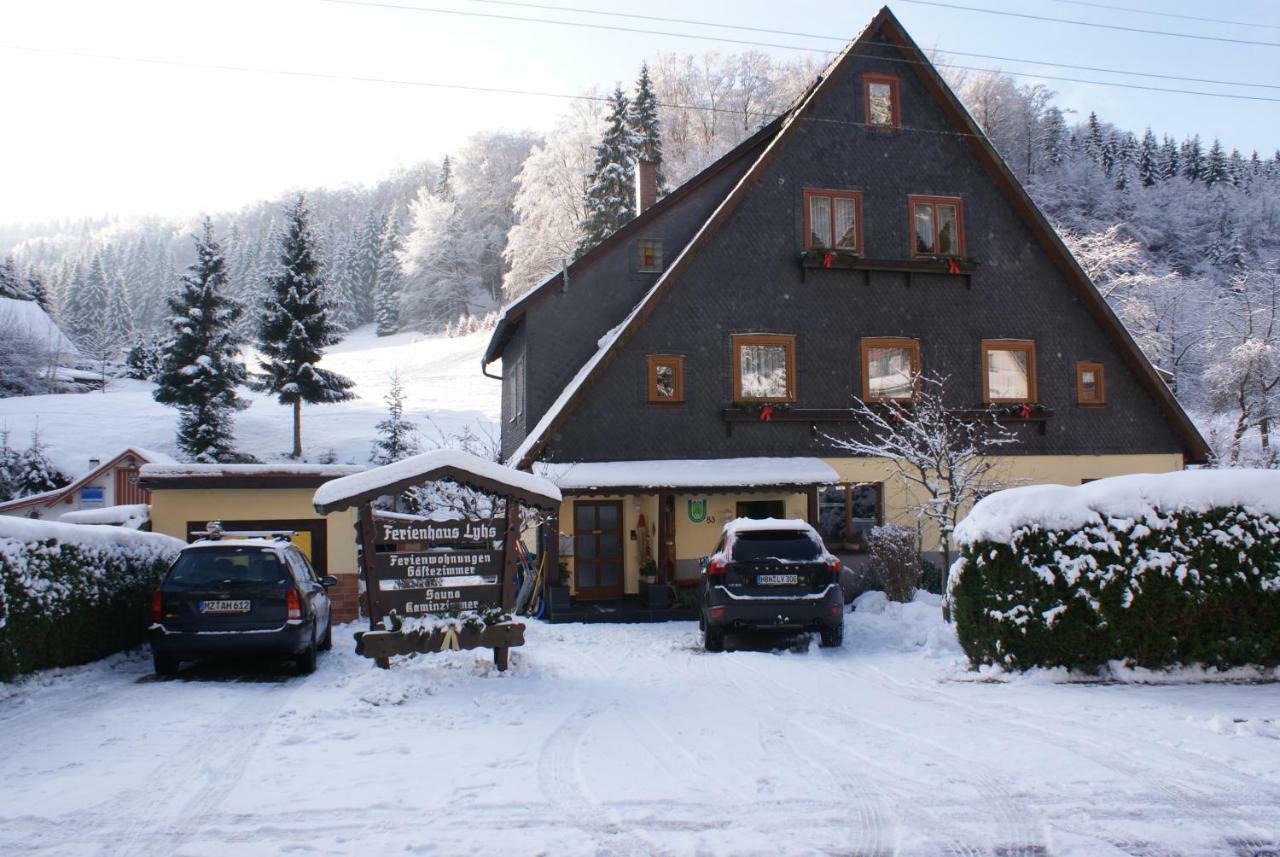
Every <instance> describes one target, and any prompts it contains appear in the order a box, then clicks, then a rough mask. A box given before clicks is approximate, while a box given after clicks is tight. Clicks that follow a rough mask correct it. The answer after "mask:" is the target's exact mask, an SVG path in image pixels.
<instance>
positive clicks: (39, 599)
mask: <svg viewBox="0 0 1280 857" xmlns="http://www.w3.org/2000/svg"><path fill="white" fill-rule="evenodd" d="M181 548H182V542H180V541H179V540H177V539H174V538H170V537H169V536H162V535H159V534H156V533H140V532H135V531H132V530H125V529H123V528H120V527H99V526H86V525H80V524H62V523H49V522H46V521H30V520H26V519H24V518H13V517H3V516H0V681H7V680H9V679H11V678H13V677H14V676H16V675H20V674H22V673H26V672H31V671H32V670H38V669H44V668H46V667H54V666H66V665H69V664H80V663H85V662H87V661H91V660H94V659H96V658H101V657H104V656H106V655H109V654H111V653H112V652H118V651H120V650H121V649H126V648H128V647H130V646H136V645H138V644H139V643H140V642H142V639H143V634H144V632H145V630H146V627H147V613H146V611H147V605H148V603H149V599H150V595H151V592H152V590H153V589H154V588H155V586H156V584H157V583H158V582H159V580H160V577H161V576H162V575H163V574H164V571H165V569H166V568H168V566H169V563H170V562H171V561H172V560H173V558H174V557H175V556H176V555H177V552H178V551H179V550H180V549H181Z"/></svg>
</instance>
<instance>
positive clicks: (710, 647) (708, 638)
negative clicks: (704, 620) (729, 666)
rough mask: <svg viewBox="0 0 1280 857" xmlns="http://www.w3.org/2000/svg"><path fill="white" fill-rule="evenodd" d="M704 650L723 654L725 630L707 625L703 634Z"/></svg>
mask: <svg viewBox="0 0 1280 857" xmlns="http://www.w3.org/2000/svg"><path fill="white" fill-rule="evenodd" d="M702 648H704V649H706V650H707V651H708V652H723V651H724V628H717V627H716V626H714V625H707V627H706V630H704V631H703V632H702Z"/></svg>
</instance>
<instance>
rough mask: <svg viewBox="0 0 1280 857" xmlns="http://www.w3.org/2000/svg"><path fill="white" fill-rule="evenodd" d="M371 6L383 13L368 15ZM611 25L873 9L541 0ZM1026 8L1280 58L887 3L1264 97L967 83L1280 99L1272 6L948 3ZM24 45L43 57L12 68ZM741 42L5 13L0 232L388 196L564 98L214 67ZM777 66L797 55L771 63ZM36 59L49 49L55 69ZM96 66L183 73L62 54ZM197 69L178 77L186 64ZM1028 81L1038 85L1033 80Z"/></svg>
mask: <svg viewBox="0 0 1280 857" xmlns="http://www.w3.org/2000/svg"><path fill="white" fill-rule="evenodd" d="M370 2H375V0H370ZM385 2H386V3H387V4H388V5H397V6H419V7H429V8H431V9H435V10H456V11H458V12H467V13H478V14H485V15H511V16H521V17H530V18H542V19H557V20H572V21H583V22H590V23H595V24H603V25H611V26H621V27H635V28H643V29H655V30H665V31H669V32H684V33H692V34H697V35H699V36H704V37H711V36H715V35H721V36H724V37H727V38H731V39H746V40H759V41H764V42H775V43H780V44H793V45H804V46H807V47H810V48H817V49H832V48H833V47H838V45H836V44H835V43H834V42H824V41H819V40H815V39H807V38H800V37H795V36H784V35H780V34H768V33H746V32H742V31H730V30H712V29H709V28H707V27H700V26H692V25H679V24H672V23H663V22H654V21H647V22H646V21H640V20H624V19H618V18H609V17H603V16H595V15H587V14H581V13H568V12H556V11H548V10H545V9H530V8H517V6H515V5H499V4H495V3H493V2H491V0H488V1H487V0H385ZM529 2H533V3H541V4H543V5H558V6H573V7H578V8H582V9H595V10H603V11H613V12H628V13H641V14H647V15H655V16H664V17H677V18H697V19H700V20H709V21H718V22H725V23H733V24H737V25H743V26H752V27H763V28H768V29H771V30H790V31H800V32H805V33H826V34H829V35H830V36H832V37H838V38H841V39H846V38H851V37H853V36H854V35H856V34H857V33H858V31H859V30H860V29H861V28H862V27H863V26H864V25H865V24H866V22H867V21H868V20H869V19H870V18H871V17H872V16H873V15H874V14H875V12H876V10H877V9H878V8H879V6H880V5H881V3H880V0H696V2H690V0H529ZM954 2H955V3H956V4H957V5H966V6H973V7H983V8H987V9H1004V10H1010V11H1022V12H1027V13H1032V14H1038V15H1044V16H1051V17H1057V18H1070V19H1076V20H1087V21H1096V22H1105V23H1111V24H1119V25H1123V26H1130V27H1140V28H1148V29H1154V30H1166V31H1178V32H1184V33H1196V34H1202V35H1213V36H1220V37H1227V38H1235V39H1244V40H1251V41H1259V42H1270V43H1275V46H1268V45H1241V44H1230V43H1219V42H1207V41H1192V40H1187V39H1178V38H1170V37H1167V36H1157V35H1148V34H1139V33H1124V32H1115V31H1107V30H1099V29H1091V28H1086V27H1079V26H1072V25H1067V24H1055V23H1049V22H1044V21H1031V20H1022V19H1017V18H1010V17H1000V16H995V15H986V14H980V13H977V12H972V11H962V10H957V9H943V8H938V7H935V6H928V5H922V4H918V3H915V2H905V0H899V2H895V3H892V4H891V6H892V8H893V9H894V12H895V13H896V14H897V15H898V16H899V17H900V18H901V19H902V21H903V23H904V24H905V25H906V27H907V29H908V31H910V32H911V34H912V35H913V36H914V37H915V39H916V40H917V41H918V42H919V43H920V44H921V45H922V46H923V47H925V48H930V47H937V48H939V49H941V50H943V51H946V50H948V49H950V50H954V51H969V52H974V53H984V54H993V55H999V56H1003V57H1013V58H1025V59H1038V60H1044V61H1057V62H1066V63H1073V64H1078V65H1094V66H1106V67H1111V68H1122V69H1129V70H1141V71H1148V72H1158V73H1162V74H1175V75H1183V76H1189V77H1200V78H1212V79H1216V80H1226V81H1249V82H1254V83H1260V84H1269V85H1270V86H1272V87H1273V88H1270V89H1268V88H1257V87H1255V88H1238V87H1230V86H1226V85H1220V84H1191V83H1185V82H1177V81H1159V80H1150V79H1138V78H1130V77H1115V76H1109V75H1103V74H1097V73H1088V72H1080V71H1073V70H1066V69H1053V68H1046V67H1044V66H1027V65H1022V64H1017V63H1013V62H998V63H997V62H992V61H988V60H979V59H974V58H959V57H957V58H956V61H957V62H963V63H964V64H966V65H983V66H988V67H999V68H1002V69H1004V70H1007V71H1015V70H1016V71H1031V72H1037V73H1041V74H1046V75H1050V74H1052V75H1059V76H1067V77H1092V78H1095V79H1107V80H1117V81H1124V82H1128V83H1149V84H1151V85H1154V86H1166V87H1173V88H1188V89H1197V88H1198V89H1202V90H1206V91H1215V92H1234V93H1244V94H1250V95H1255V96H1262V97H1268V98H1276V99H1280V3H1277V2H1271V1H1270V0H1221V2H1217V3H1205V2H1203V0H1124V2H1121V3H1119V5H1122V6H1126V7H1129V8H1141V9H1147V10H1158V11H1162V12H1175V13H1180V14H1186V15H1193V16H1200V17H1214V18H1225V19H1232V20H1240V21H1250V22H1251V25H1250V26H1232V25H1223V24H1211V23H1206V22H1198V21H1192V20H1176V19H1171V18H1166V17H1152V16H1148V15H1141V14H1137V13H1133V12H1122V11H1116V10H1113V9H1102V8H1097V7H1096V6H1094V5H1092V4H1091V3H1085V2H1081V0H1034V2H1033V0H954ZM15 46H21V47H24V48H27V49H35V50H15V49H14V48H15ZM746 49H747V46H745V45H735V44H731V43H723V42H720V43H717V42H715V41H709V40H704V39H688V38H678V37H675V36H671V35H646V34H638V33H624V32H610V31H606V30H588V29H582V28H577V27H569V26H563V25H557V24H547V23H538V22H530V21H510V20H501V19H497V18H481V17H468V16H463V15H457V14H446V13H444V12H442V11H435V12H425V11H410V10H407V9H404V8H386V7H385V6H383V7H379V6H376V5H374V6H370V5H351V4H350V3H345V2H341V3H340V2H333V0H206V2H195V0H109V2H107V0H2V2H0V80H2V81H4V86H3V88H2V89H0V93H2V94H0V105H2V107H3V111H4V113H3V119H2V120H0V141H3V142H2V144H0V223H6V222H7V223H15V222H32V221H41V220H47V219H51V218H62V217H80V216H86V215H90V216H99V215H104V214H118V215H141V214H148V213H159V214H171V215H188V214H192V213H195V212H199V211H220V210H225V209H233V208H238V207H240V206H242V205H245V204H248V203H250V202H253V201H255V200H258V199H262V198H267V197H272V196H275V195H277V194H279V193H280V192H282V191H284V190H287V189H289V188H294V187H308V186H317V185H323V186H329V187H334V186H339V185H342V184H347V183H357V182H358V183H363V182H371V181H376V180H377V179H378V178H380V177H382V176H384V175H386V174H387V173H388V172H389V171H391V170H392V169H394V168H395V167H396V166H399V165H408V164H411V163H414V162H415V161H418V160H421V159H423V158H426V157H439V156H440V155H442V154H444V153H445V152H448V151H450V150H452V149H455V148H457V147H458V146H459V144H460V143H461V142H462V141H463V140H465V138H466V137H467V136H468V135H470V134H472V133H474V132H476V131H479V130H482V129H491V128H498V127H505V128H512V129H517V128H527V129H532V130H534V131H543V130H545V129H547V128H548V127H550V125H551V122H552V119H553V117H554V116H555V114H556V113H557V112H558V111H560V110H562V109H563V102H561V101H558V100H555V99H549V98H536V97H529V96H513V95H503V94H482V93H461V92H456V91H448V90H443V89H436V88H428V87H422V86H408V85H396V84H391V83H374V82H357V81H351V80H334V79H314V78H306V77H296V76H294V77H291V76H282V75H272V74H263V73H257V72H247V71H233V70H214V69H206V68H200V67H198V66H202V65H220V66H241V67H248V68H255V69H274V70H280V71H294V72H310V73H318V74H323V75H336V76H339V77H342V76H357V77H376V78H387V79H396V80H408V81H435V82H440V83H461V84H468V85H474V86H484V87H500V88H517V89H524V90H536V91H544V92H553V93H578V92H581V91H583V90H584V89H585V88H587V87H589V86H592V85H596V84H601V85H605V86H608V85H612V83H613V82H614V81H617V80H621V81H623V82H624V83H628V84H629V83H630V82H631V81H632V80H633V79H634V77H635V73H636V70H637V68H638V66H639V64H640V62H641V61H642V60H643V59H645V58H646V57H649V56H652V55H653V54H654V53H655V52H656V51H658V50H678V51H698V52H700V51H703V50H720V51H724V52H732V51H740V50H746ZM760 49H761V50H766V51H768V52H769V53H771V54H774V55H777V56H793V55H795V54H796V53H797V51H792V50H786V49H782V48H760ZM41 51H54V52H64V53H52V52H41ZM66 52H71V53H89V54H99V55H110V56H113V57H130V58H135V59H138V58H141V59H149V60H159V61H165V62H168V63H176V64H177V65H163V64H147V63H135V62H125V61H122V60H119V59H115V60H110V59H102V58H89V57H82V56H69V55H67V53H66ZM183 64H185V66H184V65H183ZM1022 80H1029V79H1028V78H1022ZM1043 82H1044V83H1046V84H1047V85H1049V86H1050V87H1051V88H1053V89H1054V90H1056V91H1057V92H1058V93H1059V95H1060V97H1059V100H1058V103H1059V104H1060V105H1061V106H1063V107H1065V108H1071V109H1075V110H1079V111H1083V112H1085V113H1087V111H1088V110H1090V109H1093V110H1096V111H1097V112H1098V113H1099V115H1101V116H1102V117H1103V118H1104V119H1106V120H1110V121H1113V122H1116V123H1117V124H1119V125H1122V126H1125V127H1129V128H1132V129H1134V130H1135V131H1137V132H1141V130H1142V128H1143V127H1145V126H1147V125H1150V126H1152V127H1153V128H1154V129H1155V130H1156V131H1157V133H1160V132H1169V133H1172V134H1174V135H1176V136H1177V137H1179V138H1181V137H1182V136H1183V135H1184V134H1187V133H1190V132H1193V131H1198V132H1199V133H1201V134H1202V135H1204V136H1205V137H1206V138H1212V137H1213V136H1215V135H1217V136H1220V137H1221V138H1222V139H1223V142H1224V144H1225V145H1226V146H1227V147H1228V148H1231V147H1233V146H1234V147H1238V148H1239V149H1241V150H1242V151H1243V152H1245V153H1246V155H1247V154H1248V153H1249V151H1251V150H1252V149H1254V148H1256V149H1259V150H1260V151H1262V152H1264V153H1268V152H1274V151H1275V150H1276V149H1277V148H1278V147H1280V103H1275V102H1271V103H1268V102H1265V101H1241V100H1234V99H1221V98H1204V97H1199V96H1193V95H1174V94H1163V93H1151V92H1141V91H1137V90H1127V89H1120V88H1113V87H1101V86H1089V85H1084V84H1075V83H1067V82H1063V81H1055V80H1044V81H1043Z"/></svg>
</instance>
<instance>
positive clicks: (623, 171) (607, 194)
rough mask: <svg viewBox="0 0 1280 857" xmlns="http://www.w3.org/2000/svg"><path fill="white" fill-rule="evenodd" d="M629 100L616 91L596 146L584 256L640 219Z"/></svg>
mask: <svg viewBox="0 0 1280 857" xmlns="http://www.w3.org/2000/svg"><path fill="white" fill-rule="evenodd" d="M627 106H628V102H627V96H626V95H625V94H624V93H623V92H622V87H621V86H618V87H616V88H615V89H614V90H613V96H612V97H611V99H610V103H609V115H608V116H607V117H606V119H605V131H604V137H603V139H601V141H600V144H599V145H598V146H596V150H595V154H596V159H595V165H594V166H593V167H592V169H591V174H590V175H589V176H588V177H587V190H586V194H585V198H584V203H583V208H584V210H585V216H584V217H583V220H582V229H581V232H582V238H581V239H580V240H579V242H578V248H577V252H578V255H579V256H581V255H582V254H583V253H586V252H587V251H588V250H590V249H591V248H592V247H594V246H596V245H597V244H599V243H600V242H601V241H603V240H604V239H606V238H608V237H609V236H610V235H612V234H613V233H615V232H617V231H618V230H619V229H621V228H622V227H623V226H625V225H626V224H627V222H628V221H630V220H631V219H632V218H633V217H635V216H636V192H635V187H636V176H635V160H636V138H635V135H634V134H633V133H632V132H631V128H630V127H629V126H628V124H627Z"/></svg>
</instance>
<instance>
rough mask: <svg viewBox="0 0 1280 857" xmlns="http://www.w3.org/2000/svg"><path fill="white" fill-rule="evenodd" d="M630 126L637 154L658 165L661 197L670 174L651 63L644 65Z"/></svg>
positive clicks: (638, 80) (632, 100)
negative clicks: (664, 168)
mask: <svg viewBox="0 0 1280 857" xmlns="http://www.w3.org/2000/svg"><path fill="white" fill-rule="evenodd" d="M627 127H628V128H629V129H630V130H631V133H632V136H633V137H634V139H635V152H636V157H637V158H638V159H640V160H642V161H650V162H652V163H654V164H656V165H657V173H658V197H659V198H662V197H663V196H664V195H665V194H666V192H667V178H666V175H665V174H664V173H663V171H662V124H661V122H660V121H659V119H658V97H657V96H656V95H655V94H654V92H653V78H652V77H650V76H649V64H648V63H644V64H643V65H641V66H640V77H639V78H638V79H637V80H636V94H635V97H634V98H632V99H631V104H630V105H628V108H627Z"/></svg>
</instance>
